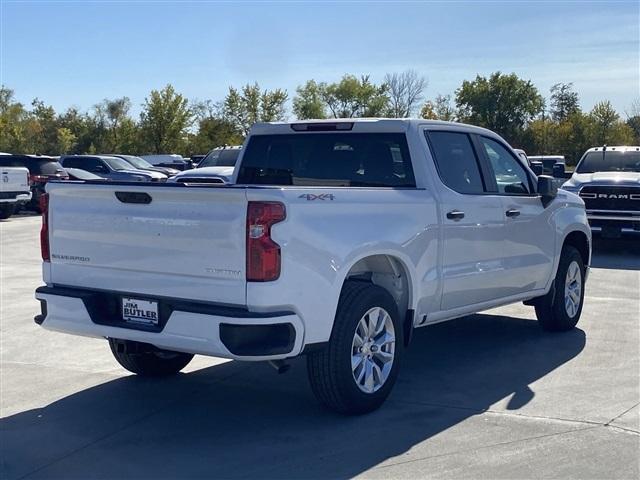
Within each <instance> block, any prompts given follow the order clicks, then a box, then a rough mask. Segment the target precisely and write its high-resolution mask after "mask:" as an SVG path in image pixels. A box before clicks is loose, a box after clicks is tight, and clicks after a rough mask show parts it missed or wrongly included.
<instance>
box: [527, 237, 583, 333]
mask: <svg viewBox="0 0 640 480" xmlns="http://www.w3.org/2000/svg"><path fill="white" fill-rule="evenodd" d="M574 274H575V275H576V277H575V278H576V279H577V283H574V282H571V285H574V286H573V287H572V288H569V287H568V286H567V285H568V284H569V283H568V282H569V277H573V275H574ZM584 275H585V267H584V262H583V261H582V256H581V255H580V252H578V250H577V249H576V248H574V247H572V246H570V245H565V246H564V247H563V248H562V254H561V256H560V263H559V264H558V271H557V273H556V279H555V282H554V287H555V288H552V289H551V290H550V291H549V293H547V294H546V295H545V296H544V297H541V298H540V299H538V301H537V302H536V303H535V309H536V317H538V322H539V323H540V326H541V327H542V328H543V329H544V330H546V331H548V332H566V331H568V330H571V329H572V328H574V327H575V326H576V324H577V323H578V320H580V315H581V314H582V306H583V304H584V286H585V282H584ZM575 285H578V288H579V291H577V290H576V288H575ZM569 290H571V292H573V293H570V291H569ZM567 297H569V298H567ZM576 302H579V303H578V304H577V305H576Z"/></svg>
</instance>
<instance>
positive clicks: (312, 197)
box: [298, 193, 336, 202]
mask: <svg viewBox="0 0 640 480" xmlns="http://www.w3.org/2000/svg"><path fill="white" fill-rule="evenodd" d="M298 198H305V199H306V200H307V202H312V201H314V200H335V199H336V197H334V196H333V194H332V193H320V194H319V195H315V194H313V193H303V194H302V195H300V196H299V197H298Z"/></svg>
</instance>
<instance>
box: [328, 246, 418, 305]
mask: <svg viewBox="0 0 640 480" xmlns="http://www.w3.org/2000/svg"><path fill="white" fill-rule="evenodd" d="M357 280H361V281H368V282H370V283H372V284H374V285H377V286H379V287H382V288H384V289H385V290H386V291H387V292H389V293H390V294H391V296H392V297H393V299H394V300H395V302H396V305H397V307H398V312H399V313H400V314H401V315H405V313H406V312H407V311H408V310H409V309H411V308H412V306H413V301H414V294H413V281H412V278H411V273H410V270H409V268H408V267H407V265H406V263H405V262H404V261H403V260H401V259H400V258H399V257H398V256H396V255H393V254H386V253H384V254H383V253H381V254H371V255H367V256H364V257H361V258H359V259H358V260H357V261H355V262H353V264H352V265H351V267H350V268H349V270H348V272H347V274H346V276H345V278H344V279H343V281H342V284H341V286H340V291H342V290H343V289H344V285H345V283H346V282H348V281H357Z"/></svg>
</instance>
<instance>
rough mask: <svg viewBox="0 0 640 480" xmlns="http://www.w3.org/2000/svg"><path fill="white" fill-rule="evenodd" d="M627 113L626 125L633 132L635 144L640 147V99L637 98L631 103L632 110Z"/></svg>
mask: <svg viewBox="0 0 640 480" xmlns="http://www.w3.org/2000/svg"><path fill="white" fill-rule="evenodd" d="M626 113H627V120H626V124H627V126H628V127H629V128H630V129H631V130H632V131H633V136H634V140H633V143H634V145H640V98H636V99H635V100H634V101H633V102H632V103H631V108H630V109H629V111H627V112H626Z"/></svg>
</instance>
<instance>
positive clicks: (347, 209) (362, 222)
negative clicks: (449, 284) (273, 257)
mask: <svg viewBox="0 0 640 480" xmlns="http://www.w3.org/2000/svg"><path fill="white" fill-rule="evenodd" d="M321 194H324V195H325V197H324V200H323V199H320V198H319V197H317V196H318V195H321ZM247 198H248V200H249V201H281V202H284V203H285V205H286V206H287V217H286V220H285V221H283V222H281V223H279V224H277V225H275V226H274V227H273V228H272V237H273V239H274V240H275V241H276V242H277V243H278V244H280V246H281V247H282V271H281V275H280V278H279V279H278V280H276V281H274V282H268V283H252V282H249V283H247V304H248V306H249V308H250V309H251V310H256V311H260V310H264V309H269V308H271V307H270V306H274V305H278V306H279V307H285V308H286V309H290V310H293V311H295V312H296V313H298V314H299V315H300V316H301V317H302V319H303V321H304V323H305V343H306V344H310V343H318V342H324V341H327V340H328V339H329V337H330V335H331V328H332V326H333V318H334V316H335V312H336V308H337V304H338V299H339V296H340V290H341V288H342V285H343V282H344V281H345V278H346V277H347V274H348V272H349V270H350V269H351V267H352V266H353V265H354V264H355V263H356V262H358V261H359V260H360V259H362V258H364V257H367V256H370V255H379V254H385V255H391V256H393V257H395V258H396V259H397V260H398V261H400V263H401V265H402V266H403V267H404V269H405V271H406V272H405V273H406V274H407V275H408V277H409V279H410V292H409V293H410V295H409V296H410V298H409V305H410V306H411V305H413V303H415V301H416V300H417V299H419V298H421V297H429V296H431V297H435V294H436V291H437V278H438V275H437V274H436V272H435V269H436V268H437V264H438V262H437V235H438V228H437V215H436V204H435V200H434V199H433V197H432V196H431V195H430V193H429V192H428V191H427V190H425V189H391V188H378V189H365V188H345V189H336V188H307V187H305V188H296V187H286V188H256V189H251V188H250V189H248V190H247Z"/></svg>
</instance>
